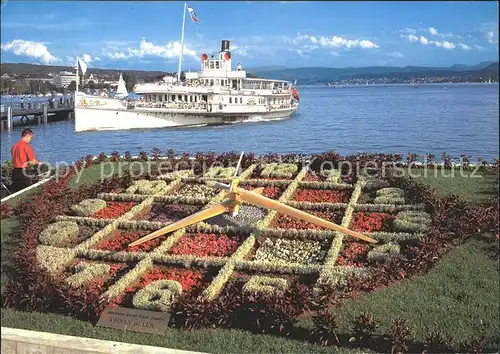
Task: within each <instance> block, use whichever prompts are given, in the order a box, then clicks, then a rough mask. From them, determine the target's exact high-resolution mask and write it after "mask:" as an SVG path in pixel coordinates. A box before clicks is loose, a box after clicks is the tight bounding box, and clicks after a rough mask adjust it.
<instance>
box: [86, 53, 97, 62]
mask: <svg viewBox="0 0 500 354" xmlns="http://www.w3.org/2000/svg"><path fill="white" fill-rule="evenodd" d="M82 59H83V61H84V62H86V63H92V62H93V61H99V60H101V58H99V57H92V56H91V55H90V54H86V53H85V54H83V57H82Z"/></svg>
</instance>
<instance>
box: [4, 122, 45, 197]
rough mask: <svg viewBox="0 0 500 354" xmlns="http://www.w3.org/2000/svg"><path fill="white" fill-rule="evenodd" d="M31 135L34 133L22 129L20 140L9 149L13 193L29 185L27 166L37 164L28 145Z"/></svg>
mask: <svg viewBox="0 0 500 354" xmlns="http://www.w3.org/2000/svg"><path fill="white" fill-rule="evenodd" d="M33 135H34V133H33V131H32V130H31V129H24V130H23V132H22V133H21V139H20V140H19V141H18V142H17V143H15V144H14V146H12V148H11V149H10V153H11V155H12V165H13V167H14V169H13V170H12V187H13V188H12V189H13V190H14V191H15V192H17V191H19V190H21V189H24V188H26V187H28V186H29V185H30V184H31V178H30V176H29V172H28V169H27V167H28V164H29V163H32V164H34V165H38V164H39V162H38V160H37V159H36V158H35V153H34V152H33V149H32V148H31V145H30V142H31V139H33Z"/></svg>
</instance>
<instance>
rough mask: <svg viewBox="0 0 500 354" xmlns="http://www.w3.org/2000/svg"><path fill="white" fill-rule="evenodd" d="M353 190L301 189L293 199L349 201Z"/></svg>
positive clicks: (315, 201)
mask: <svg viewBox="0 0 500 354" xmlns="http://www.w3.org/2000/svg"><path fill="white" fill-rule="evenodd" d="M350 196H351V191H350V190H348V189H333V190H332V189H299V190H297V192H295V194H294V196H293V200H296V201H298V202H311V203H347V201H348V200H349V197H350Z"/></svg>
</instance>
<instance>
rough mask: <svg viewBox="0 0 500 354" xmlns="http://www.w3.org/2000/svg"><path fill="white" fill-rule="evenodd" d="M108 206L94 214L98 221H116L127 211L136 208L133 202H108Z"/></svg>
mask: <svg viewBox="0 0 500 354" xmlns="http://www.w3.org/2000/svg"><path fill="white" fill-rule="evenodd" d="M106 204H107V205H108V206H107V207H106V208H104V209H101V210H99V211H98V212H97V213H95V214H94V218H97V219H115V218H117V217H119V216H122V215H123V214H125V213H126V212H127V211H129V210H130V209H132V208H133V207H134V205H135V204H134V203H133V202H128V203H127V202H106Z"/></svg>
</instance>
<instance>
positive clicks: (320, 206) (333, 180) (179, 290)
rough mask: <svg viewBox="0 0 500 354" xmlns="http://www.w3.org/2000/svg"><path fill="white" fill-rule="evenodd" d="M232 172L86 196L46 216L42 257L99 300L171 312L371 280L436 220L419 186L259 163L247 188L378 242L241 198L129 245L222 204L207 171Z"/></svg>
mask: <svg viewBox="0 0 500 354" xmlns="http://www.w3.org/2000/svg"><path fill="white" fill-rule="evenodd" d="M234 171H235V169H234V168H227V169H225V168H216V169H211V170H209V171H208V172H207V175H206V176H202V178H201V179H199V178H198V179H197V178H194V177H192V175H191V174H189V173H179V174H170V175H169V176H160V177H159V178H157V179H155V178H152V179H151V180H137V181H133V182H132V183H131V184H130V185H128V186H121V187H120V188H118V187H117V188H113V189H108V192H97V193H95V194H94V195H89V196H88V198H87V199H81V200H79V201H78V202H77V203H75V204H74V205H72V206H70V207H69V208H68V209H67V210H65V212H64V213H61V214H60V215H58V216H56V217H55V218H53V219H51V220H46V223H45V224H44V226H43V228H42V229H41V232H40V233H39V234H38V236H37V238H38V246H37V250H36V255H37V262H38V265H39V266H41V267H42V268H43V269H44V270H45V271H46V272H49V273H50V274H51V275H53V276H54V277H55V278H57V279H64V284H65V286H68V287H69V289H80V290H81V289H87V290H88V289H91V291H92V292H93V293H96V294H97V295H96V296H98V298H99V301H97V302H95V303H98V304H105V305H110V306H124V307H130V308H138V309H147V310H152V311H168V312H171V311H174V310H173V309H174V307H175V306H177V305H176V304H179V303H182V304H183V305H182V306H183V308H186V307H189V306H195V304H197V303H203V304H210V303H214V301H216V300H217V299H218V298H219V297H221V296H229V295H228V294H229V293H230V292H231V291H237V292H240V293H241V294H246V295H245V296H251V297H252V296H271V297H267V299H271V298H274V299H276V296H278V297H279V296H289V295H290V293H288V292H293V291H296V289H297V287H300V286H303V287H306V288H308V289H311V290H313V289H319V288H320V287H321V286H323V285H324V284H328V285H330V286H333V287H337V286H339V287H340V286H342V284H346V282H347V281H348V280H349V279H351V278H352V277H355V278H356V277H360V278H363V277H364V278H366V279H368V278H369V277H370V276H371V275H372V274H373V273H372V272H373V271H372V269H374V268H373V267H374V266H375V265H377V264H380V263H383V262H388V261H390V260H392V259H395V258H398V259H405V258H411V257H412V255H413V253H411V252H408V247H406V246H405V245H406V244H407V242H408V241H411V242H413V243H418V242H420V240H421V239H422V238H423V237H424V235H425V234H426V232H427V231H428V229H429V228H430V227H431V225H432V223H433V219H432V215H430V214H428V213H427V212H426V211H425V206H424V204H422V203H419V202H417V200H416V199H415V195H416V194H415V193H407V191H406V190H405V189H404V188H399V187H398V186H395V185H390V184H389V183H388V182H386V181H383V182H384V183H379V184H377V183H373V181H371V180H369V179H367V178H361V177H360V178H357V180H354V182H355V183H353V184H346V183H344V181H342V180H341V179H340V178H339V173H338V171H335V170H331V171H329V172H328V174H327V175H326V176H324V177H322V178H313V177H312V176H314V175H316V174H317V173H314V172H315V171H312V170H310V168H309V167H308V166H307V165H305V166H303V167H302V166H300V165H299V164H293V163H287V164H281V163H269V164H265V165H257V164H255V165H249V166H247V167H245V169H243V170H242V172H241V173H240V185H241V188H244V189H248V190H251V189H254V188H260V187H262V189H261V191H262V193H263V195H265V196H267V197H268V198H271V199H275V200H278V201H280V202H282V203H284V204H287V205H289V206H292V207H294V208H296V209H299V210H302V211H306V212H308V213H310V214H313V215H316V216H318V217H321V218H323V219H326V220H328V221H331V222H334V223H337V224H339V225H341V226H343V227H347V228H350V229H352V230H354V231H358V232H361V233H363V234H364V235H366V236H370V237H371V238H373V239H375V240H377V243H376V244H371V243H366V242H364V241H360V240H357V239H354V238H352V237H350V236H346V235H344V234H342V233H339V232H336V231H331V230H328V229H325V228H322V227H318V226H317V225H314V224H311V223H309V222H305V221H302V220H299V219H296V218H294V217H290V216H287V215H284V214H280V213H278V212H275V211H272V210H265V209H259V208H256V207H253V206H249V205H243V206H242V207H241V209H240V213H239V214H238V215H237V216H227V217H226V216H225V217H224V218H213V219H212V220H206V221H204V222H199V223H197V224H194V225H191V226H189V227H187V228H182V229H179V230H177V231H174V232H172V233H168V234H164V235H162V236H160V237H157V238H155V239H152V240H149V241H147V242H145V243H142V244H140V245H137V246H134V247H129V245H130V243H132V242H134V241H137V240H138V239H140V238H142V237H143V236H145V235H147V234H149V233H151V232H153V231H155V230H158V229H161V228H162V227H165V226H166V225H168V224H170V223H173V222H176V221H178V220H180V219H183V218H185V217H187V216H189V215H191V214H193V213H196V212H198V211H200V210H203V209H205V208H208V207H211V206H213V205H215V204H217V203H220V202H221V201H222V200H223V199H224V198H225V197H226V192H225V191H223V190H218V189H215V188H212V187H209V186H208V185H206V184H204V183H203V180H204V179H206V180H215V181H217V180H220V181H221V182H227V178H228V177H230V176H232V175H233V173H234ZM306 176H307V178H306ZM374 186H375V188H374ZM376 186H379V187H380V188H377V187H376ZM109 191H112V192H109ZM231 218H232V219H231ZM240 285H241V287H238V286H240ZM238 289H239V290H238ZM294 289H295V290H294ZM80 290H79V291H80ZM68 291H69V290H68ZM88 291H90V290H88ZM311 293H312V292H311ZM287 294H288V295H287ZM252 298H254V297H252ZM269 301H271V300H269ZM95 303H94V302H92V303H89V304H85V308H89V307H92V306H94V304H95ZM231 306H236V305H234V304H233V305H231ZM95 310H96V313H98V312H99V311H100V310H102V308H101V307H99V309H97V308H96V309H95ZM75 311H76V310H75ZM228 311H229V309H228ZM77 312H78V311H77ZM176 313H179V312H176ZM215 325H216V323H215Z"/></svg>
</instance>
